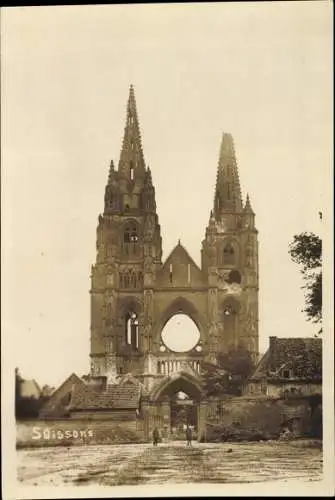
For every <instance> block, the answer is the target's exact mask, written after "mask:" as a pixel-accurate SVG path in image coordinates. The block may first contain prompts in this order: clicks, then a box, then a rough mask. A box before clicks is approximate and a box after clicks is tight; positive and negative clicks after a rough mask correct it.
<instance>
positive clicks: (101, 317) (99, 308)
mask: <svg viewBox="0 0 335 500" xmlns="http://www.w3.org/2000/svg"><path fill="white" fill-rule="evenodd" d="M104 201H105V203H104V212H103V215H99V222H98V227H97V240H96V241H97V244H96V248H97V258H96V264H95V265H94V266H92V275H91V373H92V375H95V376H99V375H104V376H107V379H108V380H109V381H113V380H115V378H116V376H117V375H119V374H122V373H126V372H135V373H140V372H143V370H144V369H145V367H144V362H145V360H144V357H143V353H146V352H147V351H148V350H150V349H151V343H152V341H151V338H150V337H149V336H148V335H147V334H146V333H145V312H146V311H144V307H143V297H144V295H146V296H148V295H150V294H151V293H152V284H153V281H154V275H155V272H156V269H157V267H159V266H160V264H161V256H162V241H161V236H160V226H159V224H158V217H157V214H156V201H155V188H154V186H153V183H152V178H151V172H150V168H149V167H148V166H146V164H145V160H144V155H143V150H142V143H141V135H140V128H139V121H138V115H137V109H136V102H135V95H134V89H133V87H132V86H131V87H130V92H129V99H128V104H127V117H126V125H125V129H124V136H123V142H122V148H121V154H120V160H119V166H118V170H115V168H114V164H113V161H111V164H110V169H109V175H108V181H107V185H106V188H105V200H104ZM140 333H141V334H140Z"/></svg>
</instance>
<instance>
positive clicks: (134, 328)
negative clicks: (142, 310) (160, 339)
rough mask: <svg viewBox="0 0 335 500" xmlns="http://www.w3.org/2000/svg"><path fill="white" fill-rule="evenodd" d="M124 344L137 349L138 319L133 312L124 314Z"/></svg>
mask: <svg viewBox="0 0 335 500" xmlns="http://www.w3.org/2000/svg"><path fill="white" fill-rule="evenodd" d="M125 320H126V321H125V342H126V344H127V345H130V346H131V347H132V348H133V349H138V345H139V335H138V317H137V314H136V313H135V312H133V311H130V312H128V313H127V314H126V318H125Z"/></svg>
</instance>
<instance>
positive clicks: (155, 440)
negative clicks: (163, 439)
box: [152, 427, 159, 446]
mask: <svg viewBox="0 0 335 500" xmlns="http://www.w3.org/2000/svg"><path fill="white" fill-rule="evenodd" d="M152 440H153V445H154V446H157V443H158V441H159V430H158V427H155V428H154V430H153V433H152Z"/></svg>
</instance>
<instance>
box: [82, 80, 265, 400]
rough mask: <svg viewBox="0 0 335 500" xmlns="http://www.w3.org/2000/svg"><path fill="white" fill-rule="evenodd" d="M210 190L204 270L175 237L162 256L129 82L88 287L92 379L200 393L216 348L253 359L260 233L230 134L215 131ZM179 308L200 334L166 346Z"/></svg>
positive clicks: (153, 390) (155, 392) (157, 391)
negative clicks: (166, 331)
mask: <svg viewBox="0 0 335 500" xmlns="http://www.w3.org/2000/svg"><path fill="white" fill-rule="evenodd" d="M218 146H219V145H218ZM213 173H214V167H213ZM209 182H210V179H209ZM213 194H214V202H213V207H208V211H209V221H208V225H207V227H206V228H204V229H205V231H204V239H203V241H202V244H201V267H198V265H197V264H196V263H195V262H194V260H193V259H192V258H191V257H190V255H189V254H188V252H187V250H186V249H185V248H184V246H183V245H182V244H181V243H180V242H178V243H177V244H176V246H175V248H174V249H173V251H172V252H171V253H170V255H169V256H168V257H167V258H166V260H162V238H161V231H160V225H159V218H158V214H157V210H156V200H155V187H154V168H153V174H152V172H151V170H150V168H149V167H148V166H147V165H146V162H145V158H144V153H143V149H142V142H141V134H140V126H139V117H138V113H137V107H136V101H135V93H134V89H133V87H130V93H129V99H128V103H127V111H126V124H125V129H124V137H123V142H122V148H121V154H120V159H119V163H118V168H117V169H116V168H115V166H114V164H113V162H111V165H110V168H109V174H108V181H107V184H106V187H105V193H104V210H103V213H102V214H101V215H99V217H98V226H97V232H96V249H97V256H96V262H95V264H94V265H93V266H92V273H91V290H90V296H91V337H90V358H91V376H92V377H93V378H99V377H104V378H105V379H106V380H107V384H111V385H113V384H114V385H115V384H116V383H117V381H118V380H120V379H121V378H122V377H124V376H125V375H126V374H131V376H132V377H133V378H135V379H136V380H138V381H139V382H140V383H141V386H143V387H144V388H145V390H146V392H147V394H149V395H150V396H151V397H152V398H153V399H157V398H158V397H159V396H160V395H161V394H163V393H164V392H166V390H167V389H168V387H169V384H172V383H174V381H176V380H179V381H181V382H184V385H183V384H181V385H180V387H182V386H183V387H186V388H187V387H188V388H189V389H190V392H191V393H192V388H198V390H199V391H200V383H199V376H200V367H201V361H202V360H204V359H206V360H211V361H215V358H216V355H217V354H218V353H219V352H228V351H229V350H232V349H234V348H237V347H238V346H241V345H243V346H244V347H245V348H246V349H247V350H248V351H249V352H250V353H251V355H252V358H253V360H254V362H256V361H257V360H258V240H257V234H258V233H257V229H256V228H255V214H254V212H253V210H252V207H251V203H250V199H249V196H248V195H247V196H246V200H245V202H243V200H242V194H241V188H240V180H239V174H238V168H237V161H236V156H235V150H234V143H233V139H232V136H231V135H230V134H228V133H224V134H223V136H222V141H221V145H220V153H219V160H218V167H217V174H216V186H215V192H214V193H213ZM204 208H205V207H204ZM180 313H183V314H185V315H187V316H188V317H189V318H190V319H191V320H192V321H193V322H194V323H195V325H196V327H197V328H198V330H199V339H198V342H197V343H196V345H194V347H193V348H192V349H191V350H189V351H187V352H175V351H172V350H171V349H169V348H168V346H167V345H166V344H165V343H164V341H163V338H162V331H163V328H164V326H165V325H166V324H167V322H168V321H169V320H170V319H171V318H172V317H173V316H174V315H176V314H180ZM193 392H194V391H193Z"/></svg>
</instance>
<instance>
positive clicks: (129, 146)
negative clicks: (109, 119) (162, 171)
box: [118, 85, 145, 179]
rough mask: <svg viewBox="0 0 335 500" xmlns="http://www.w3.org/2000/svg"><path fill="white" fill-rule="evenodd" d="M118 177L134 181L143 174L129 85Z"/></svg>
mask: <svg viewBox="0 0 335 500" xmlns="http://www.w3.org/2000/svg"><path fill="white" fill-rule="evenodd" d="M118 171H119V176H120V177H126V178H129V179H134V178H136V177H142V176H144V173H145V162H144V156H143V151H142V143H141V133H140V127H139V121H138V116H137V109H136V101H135V92H134V87H133V86H132V85H131V86H130V90H129V98H128V104H127V118H126V126H125V129H124V135H123V142H122V149H121V154H120V161H119V169H118Z"/></svg>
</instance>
